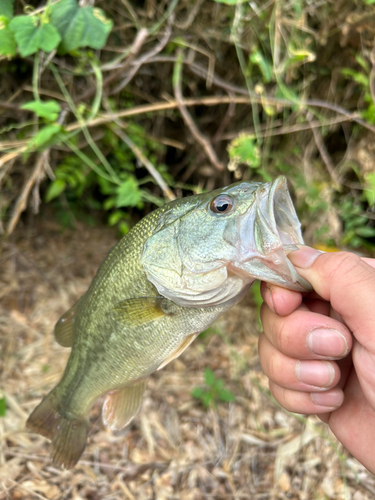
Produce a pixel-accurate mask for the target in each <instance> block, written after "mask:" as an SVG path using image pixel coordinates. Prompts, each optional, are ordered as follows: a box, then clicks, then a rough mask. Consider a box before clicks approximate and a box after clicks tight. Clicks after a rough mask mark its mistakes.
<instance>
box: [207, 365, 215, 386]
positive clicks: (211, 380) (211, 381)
mask: <svg viewBox="0 0 375 500" xmlns="http://www.w3.org/2000/svg"><path fill="white" fill-rule="evenodd" d="M204 380H205V382H206V384H207V385H208V386H213V385H214V383H215V381H216V377H215V374H214V372H213V371H212V370H211V368H206V369H205V370H204Z"/></svg>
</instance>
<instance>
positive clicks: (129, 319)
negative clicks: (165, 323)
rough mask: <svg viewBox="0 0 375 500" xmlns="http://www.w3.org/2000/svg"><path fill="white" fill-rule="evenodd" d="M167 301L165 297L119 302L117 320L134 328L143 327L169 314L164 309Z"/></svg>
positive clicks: (115, 308)
mask: <svg viewBox="0 0 375 500" xmlns="http://www.w3.org/2000/svg"><path fill="white" fill-rule="evenodd" d="M165 302H166V299H164V298H163V297H139V298H136V299H127V300H123V301H122V302H119V303H118V304H117V305H116V306H115V307H114V308H113V311H114V312H115V314H116V316H117V319H118V320H119V321H121V322H124V323H130V324H131V325H132V326H141V325H144V324H146V323H149V322H151V321H155V320H157V319H161V318H163V317H164V316H166V315H167V314H170V313H168V312H166V311H165V310H164V309H165V308H163V304H164V303H165Z"/></svg>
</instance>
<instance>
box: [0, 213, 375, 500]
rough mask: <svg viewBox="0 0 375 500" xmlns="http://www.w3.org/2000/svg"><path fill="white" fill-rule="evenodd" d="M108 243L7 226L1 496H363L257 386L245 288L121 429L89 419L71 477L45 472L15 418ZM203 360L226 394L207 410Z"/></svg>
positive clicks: (30, 404)
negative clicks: (200, 391) (196, 394)
mask: <svg viewBox="0 0 375 500" xmlns="http://www.w3.org/2000/svg"><path fill="white" fill-rule="evenodd" d="M114 242H115V238H114V233H113V231H111V230H110V229H108V228H105V227H95V228H87V227H84V226H80V227H79V230H76V231H73V230H65V231H64V232H62V231H61V229H60V228H59V226H58V225H56V223H52V222H50V221H45V222H43V223H38V224H35V223H34V224H33V227H32V228H30V229H28V228H18V229H17V230H16V232H15V234H14V238H13V241H12V242H11V243H7V244H4V245H3V250H2V254H1V268H0V280H1V287H0V295H1V304H0V310H1V315H0V318H1V319H0V328H1V330H0V346H1V354H2V355H1V380H0V387H1V389H2V391H3V392H4V394H5V395H6V400H7V412H6V415H5V417H4V418H0V499H1V500H3V499H4V500H5V499H12V500H13V499H25V500H27V499H55V500H58V499H72V500H73V499H74V500H80V499H90V500H99V499H108V500H109V499H119V498H121V499H123V498H124V499H160V500H162V499H186V500H188V499H189V500H190V499H194V500H198V499H206V498H207V499H208V498H211V499H230V498H235V499H284V498H285V499H286V498H289V499H290V498H292V499H301V500H307V499H318V498H319V499H320V498H335V499H350V498H353V499H354V500H364V499H370V498H374V494H375V481H374V478H373V477H372V476H371V475H370V474H369V473H367V472H366V470H365V469H364V468H363V467H362V466H360V465H359V464H358V463H357V462H356V461H355V460H353V459H352V458H350V457H348V455H347V453H346V452H345V450H343V449H342V447H341V446H340V445H339V444H338V443H337V442H336V440H335V439H334V438H333V436H332V435H330V434H329V433H328V431H327V428H326V427H325V425H324V424H322V423H320V421H319V420H317V419H316V418H314V417H310V418H309V419H305V418H300V417H298V416H296V415H292V414H288V413H287V412H285V411H283V410H282V409H280V408H279V407H278V406H277V405H276V403H274V402H273V401H272V400H271V399H270V397H269V396H268V392H267V380H266V378H265V376H264V375H263V373H262V371H261V369H260V366H259V362H258V357H257V326H256V325H257V321H256V312H255V309H254V307H253V304H252V297H251V295H250V296H248V297H247V298H246V299H245V300H244V301H243V302H242V304H241V305H239V306H237V307H235V308H233V309H232V311H231V312H230V314H228V315H227V316H226V317H225V319H222V320H221V321H219V322H218V324H217V325H215V327H214V328H213V329H212V332H211V333H210V334H208V335H206V336H205V337H203V339H198V340H197V341H196V342H195V343H194V344H193V345H192V346H191V347H190V348H189V349H188V350H187V351H186V352H185V353H184V354H183V355H182V356H181V357H180V358H179V359H177V360H176V361H174V362H173V363H171V364H170V365H168V366H167V367H166V368H165V369H164V370H162V371H161V372H158V373H157V374H155V375H154V376H153V377H152V378H151V380H150V383H149V386H148V389H147V392H146V397H145V399H144V401H143V405H142V409H141V411H140V413H139V414H138V416H137V417H136V418H135V419H134V421H133V422H132V423H131V425H130V426H129V427H127V428H125V429H124V430H122V431H120V432H112V431H110V430H108V429H106V428H104V426H103V425H102V422H101V419H100V402H98V404H97V405H96V406H95V407H94V408H93V410H92V414H91V432H90V436H89V442H88V446H87V448H86V451H85V453H84V455H83V456H82V459H81V460H80V462H79V463H78V464H77V466H76V467H75V468H74V469H72V470H69V471H62V470H58V469H56V468H54V467H52V466H51V462H50V459H49V457H48V441H47V440H46V439H44V438H42V437H40V436H37V435H34V434H30V433H28V432H27V431H26V430H25V420H26V418H27V416H28V414H29V413H30V411H31V410H32V409H33V408H34V406H35V405H36V404H37V403H38V402H39V401H40V399H41V398H42V396H43V395H45V394H46V392H47V391H48V390H49V389H50V388H51V387H52V386H53V385H54V384H56V382H57V381H58V380H59V378H60V376H61V373H62V370H63V368H64V366H65V363H66V359H67V357H68V354H69V350H68V349H64V348H62V347H60V346H59V345H58V344H57V343H56V342H55V341H54V339H53V336H52V330H53V326H54V323H55V321H56V320H57V319H58V317H59V315H60V314H61V313H62V312H64V311H65V310H66V309H67V308H68V307H69V306H70V305H71V304H72V303H73V302H74V301H75V299H76V298H77V297H79V296H80V295H81V294H82V293H83V292H84V291H85V289H86V287H87V286H88V285H89V283H90V281H91V279H92V277H93V275H94V273H95V271H96V269H97V267H98V265H99V263H100V261H101V260H102V259H103V258H104V256H105V254H106V253H107V251H108V249H109V248H110V247H111V246H112V244H113V243H114ZM207 366H209V367H210V368H211V369H212V370H213V371H214V372H215V375H216V376H217V377H219V378H223V379H224V380H225V383H226V385H227V387H228V388H230V389H231V391H232V392H233V393H234V394H235V395H236V400H235V402H233V403H230V404H228V403H221V404H219V405H218V407H217V408H210V409H209V410H205V409H204V408H203V407H202V406H200V405H199V403H198V402H197V401H196V400H194V399H193V398H192V397H191V395H190V390H191V389H192V388H193V387H195V386H197V385H202V384H203V370H204V368H205V367H207Z"/></svg>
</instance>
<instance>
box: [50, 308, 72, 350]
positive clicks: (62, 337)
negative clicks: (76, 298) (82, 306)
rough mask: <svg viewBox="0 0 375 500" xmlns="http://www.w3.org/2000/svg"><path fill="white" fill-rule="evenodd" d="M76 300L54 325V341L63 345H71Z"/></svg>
mask: <svg viewBox="0 0 375 500" xmlns="http://www.w3.org/2000/svg"><path fill="white" fill-rule="evenodd" d="M77 304H78V302H76V303H75V304H74V306H73V307H71V308H70V309H69V310H68V311H66V313H64V314H63V315H62V316H61V318H60V319H59V320H58V322H57V323H56V325H55V329H54V332H53V333H54V335H55V339H56V342H58V343H59V344H60V345H62V346H63V347H72V344H73V323H74V317H75V313H76V309H77Z"/></svg>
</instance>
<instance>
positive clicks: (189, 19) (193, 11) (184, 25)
mask: <svg viewBox="0 0 375 500" xmlns="http://www.w3.org/2000/svg"><path fill="white" fill-rule="evenodd" d="M203 2H204V0H197V1H196V2H195V5H194V7H193V8H192V9H191V10H190V12H189V13H188V15H187V17H186V19H185V20H184V21H182V22H181V23H178V22H176V23H175V24H176V26H177V28H179V29H180V30H184V31H185V30H187V29H188V28H189V27H190V26H191V24H192V23H193V21H194V19H195V17H196V15H197V14H198V10H199V9H200V7H201V5H202V3H203Z"/></svg>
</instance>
